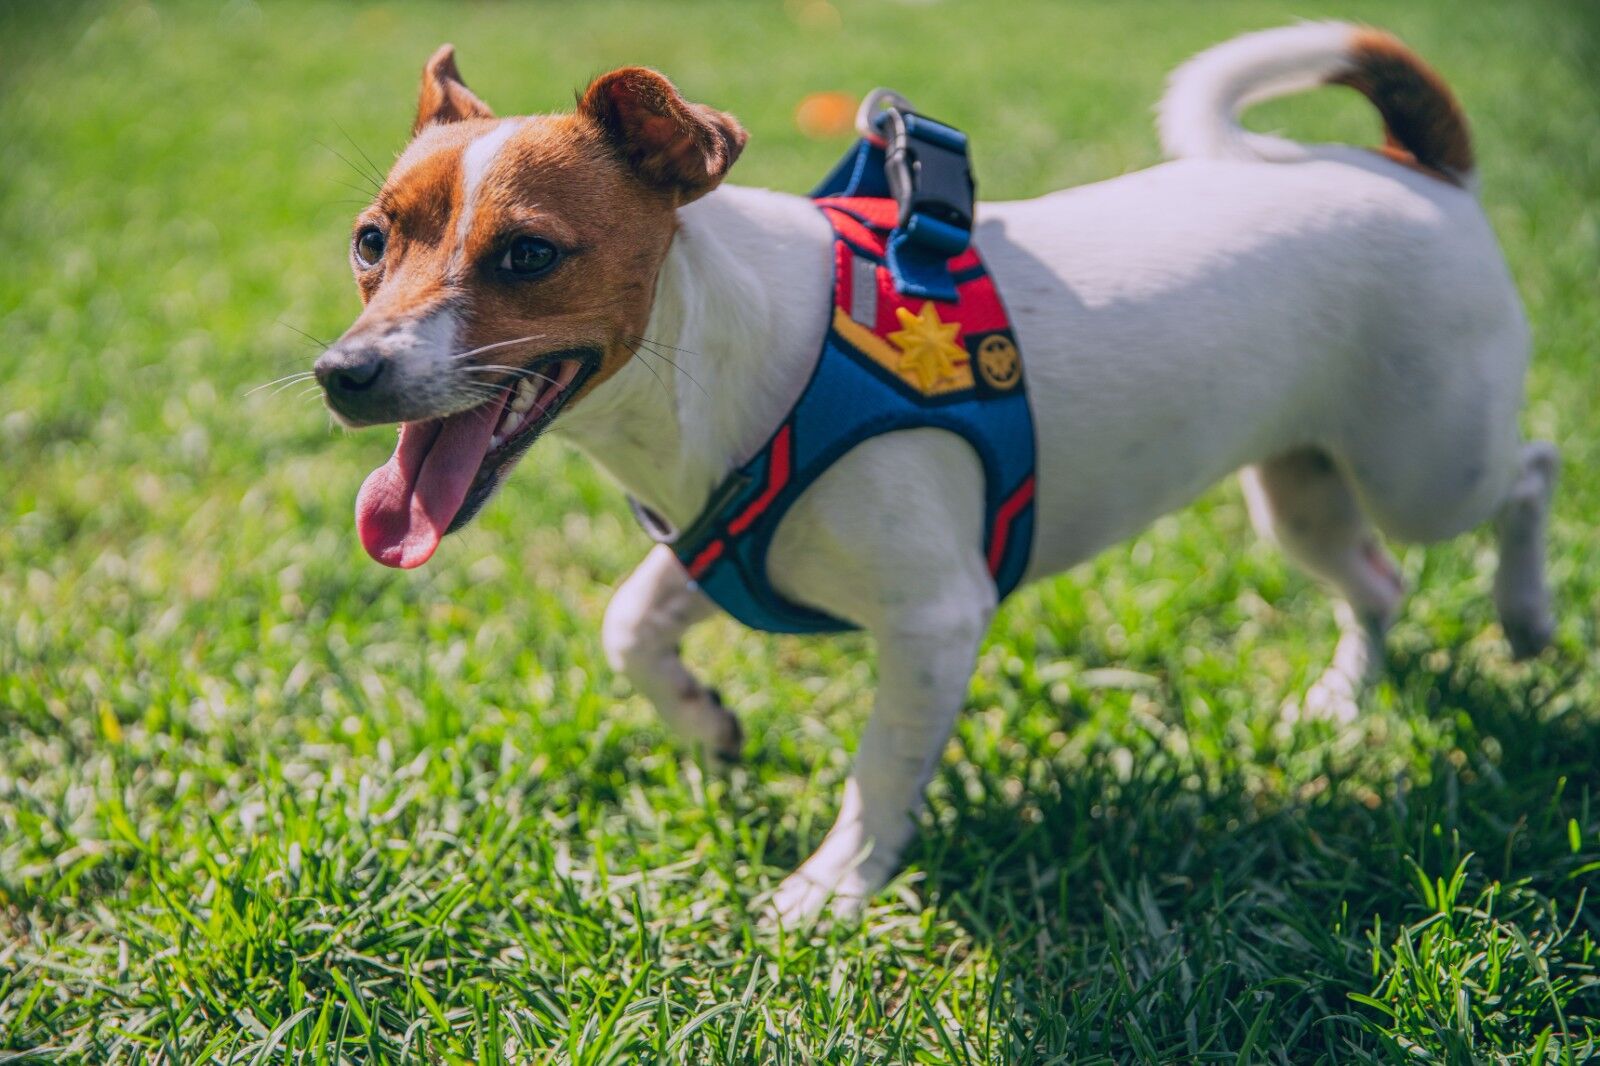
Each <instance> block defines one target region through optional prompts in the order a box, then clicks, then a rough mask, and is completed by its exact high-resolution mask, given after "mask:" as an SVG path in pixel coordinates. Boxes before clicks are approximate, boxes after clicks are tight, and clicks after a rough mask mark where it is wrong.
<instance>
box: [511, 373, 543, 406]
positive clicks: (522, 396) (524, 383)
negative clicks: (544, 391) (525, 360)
mask: <svg viewBox="0 0 1600 1066" xmlns="http://www.w3.org/2000/svg"><path fill="white" fill-rule="evenodd" d="M538 395H539V390H538V389H536V388H534V385H533V382H531V381H529V380H528V379H527V378H523V379H522V380H521V381H519V382H517V394H516V395H515V396H513V397H511V409H512V410H513V411H516V412H517V413H519V414H520V413H522V412H523V411H526V410H527V409H528V408H530V407H532V406H533V401H534V400H535V399H537V398H538Z"/></svg>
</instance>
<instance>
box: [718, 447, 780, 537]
mask: <svg viewBox="0 0 1600 1066" xmlns="http://www.w3.org/2000/svg"><path fill="white" fill-rule="evenodd" d="M793 429H794V424H793V423H789V424H788V425H785V426H784V427H783V428H782V429H781V430H779V431H778V435H777V436H776V437H774V438H773V441H772V461H771V462H769V463H768V464H767V487H766V489H765V490H764V491H763V492H762V493H761V495H760V496H757V497H756V498H755V499H753V500H751V501H750V506H748V507H746V508H745V509H744V510H743V511H741V512H739V516H738V517H737V518H735V519H734V520H733V521H731V522H729V523H728V532H729V533H731V534H733V535H734V536H736V537H737V536H738V535H739V534H740V533H743V532H744V531H745V530H746V529H749V528H750V523H751V522H754V521H755V520H756V519H757V518H760V517H761V512H762V511H765V510H766V509H767V508H768V507H769V506H770V505H771V504H772V501H773V500H775V499H777V496H778V493H780V492H782V491H783V487H784V486H785V485H787V484H788V483H789V468H790V464H789V434H790V432H791V431H792V430H793Z"/></svg>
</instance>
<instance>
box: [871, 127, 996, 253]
mask: <svg viewBox="0 0 1600 1066" xmlns="http://www.w3.org/2000/svg"><path fill="white" fill-rule="evenodd" d="M882 123H883V132H884V141H885V144H884V173H885V175H886V176H887V177H888V179H889V191H890V192H891V193H892V194H893V196H894V199H895V202H896V203H897V204H899V206H900V226H899V228H900V229H902V230H904V231H905V232H906V233H907V234H908V235H910V236H911V237H912V238H913V239H914V240H917V241H918V243H921V244H927V245H928V246H930V247H932V248H935V249H937V250H939V251H942V252H945V254H947V255H956V254H958V253H960V252H961V251H962V250H963V249H965V248H966V246H967V241H968V239H969V238H970V236H971V233H972V212H973V201H974V199H975V196H976V187H975V184H974V182H973V180H972V165H971V163H970V162H969V161H968V159H967V136H966V134H964V133H962V132H961V131H960V130H956V129H951V128H950V127H949V126H946V125H945V124H944V123H942V122H935V121H934V120H933V119H930V118H926V117H925V116H922V115H919V114H916V113H915V112H912V111H901V110H900V109H898V108H893V107H891V108H889V109H888V110H886V111H885V112H884V113H883V119H882Z"/></svg>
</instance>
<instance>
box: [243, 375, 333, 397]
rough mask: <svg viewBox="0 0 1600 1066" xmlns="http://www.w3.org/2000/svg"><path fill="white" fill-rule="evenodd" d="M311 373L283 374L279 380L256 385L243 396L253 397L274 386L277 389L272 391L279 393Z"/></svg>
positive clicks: (275, 379) (274, 379)
mask: <svg viewBox="0 0 1600 1066" xmlns="http://www.w3.org/2000/svg"><path fill="white" fill-rule="evenodd" d="M313 373H314V372H313V371H310V370H299V371H296V372H295V373H293V374H285V375H284V376H283V377H281V378H273V379H272V380H271V381H267V382H263V383H262V384H260V385H257V386H256V387H255V388H253V389H251V390H250V391H249V392H247V393H245V395H246V396H254V395H255V394H256V393H258V392H260V391H261V390H262V389H270V388H272V386H274V385H277V386H278V388H277V389H276V390H274V391H276V392H281V391H283V390H284V389H286V388H288V387H289V386H290V385H293V384H295V383H297V382H301V381H304V380H305V379H306V378H308V377H311V376H312V374H313ZM318 387H319V388H320V387H321V386H318Z"/></svg>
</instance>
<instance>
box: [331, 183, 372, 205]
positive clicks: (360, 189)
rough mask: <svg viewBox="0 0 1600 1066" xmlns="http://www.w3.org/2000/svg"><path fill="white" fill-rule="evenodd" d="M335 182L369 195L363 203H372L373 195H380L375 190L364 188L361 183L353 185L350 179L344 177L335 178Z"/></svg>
mask: <svg viewBox="0 0 1600 1066" xmlns="http://www.w3.org/2000/svg"><path fill="white" fill-rule="evenodd" d="M333 183H334V184H335V185H343V186H344V187H345V188H347V189H351V190H353V191H355V192H358V193H362V194H364V195H366V196H367V197H368V199H367V200H363V201H361V202H362V203H363V204H365V203H370V202H371V199H370V198H371V197H373V196H376V195H378V194H377V193H376V192H373V191H371V190H369V189H363V188H362V187H361V186H359V185H352V184H350V183H349V182H348V181H345V180H344V179H343V178H334V179H333Z"/></svg>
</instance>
